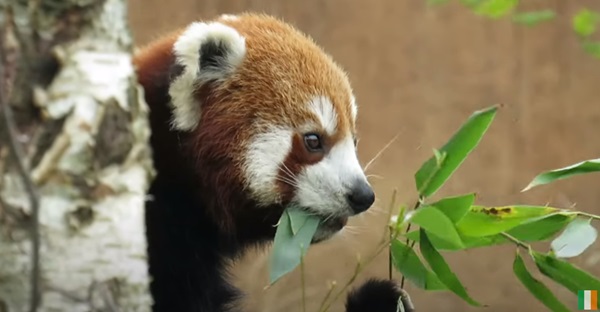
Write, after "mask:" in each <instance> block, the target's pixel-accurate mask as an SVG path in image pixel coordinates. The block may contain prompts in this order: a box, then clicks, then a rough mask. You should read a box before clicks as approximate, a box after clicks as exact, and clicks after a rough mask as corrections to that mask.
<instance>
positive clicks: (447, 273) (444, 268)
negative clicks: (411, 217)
mask: <svg viewBox="0 0 600 312" xmlns="http://www.w3.org/2000/svg"><path fill="white" fill-rule="evenodd" d="M420 237H421V242H420V243H419V246H420V249H421V254H422V255H423V258H425V260H426V261H427V263H429V266H430V267H431V270H432V271H433V272H434V273H435V274H436V275H437V276H438V278H439V279H440V281H441V282H442V283H443V284H444V285H446V287H447V288H448V289H449V290H450V291H452V292H453V293H455V294H456V295H457V296H459V297H460V298H462V299H463V300H465V301H466V302H467V303H469V304H470V305H473V306H477V307H479V306H481V304H480V303H479V302H477V301H475V300H473V298H471V296H469V294H468V293H467V290H466V289H465V287H464V286H463V285H462V283H461V282H460V280H459V279H458V277H456V274H454V272H452V270H451V269H450V266H449V265H448V263H446V260H444V257H442V255H441V254H440V253H439V252H438V251H437V250H436V249H435V248H434V247H433V245H432V244H431V242H430V241H429V238H428V237H427V234H426V232H425V231H424V230H423V229H421V230H420Z"/></svg>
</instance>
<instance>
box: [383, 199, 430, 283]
mask: <svg viewBox="0 0 600 312" xmlns="http://www.w3.org/2000/svg"><path fill="white" fill-rule="evenodd" d="M422 200H423V199H422V198H419V200H417V202H416V203H415V206H414V208H413V210H417V209H419V207H421V202H422ZM411 225H412V223H408V225H407V226H406V232H405V233H408V232H410V227H411ZM409 241H410V240H409V239H408V238H406V244H407V245H408V243H409ZM415 243H416V242H415V241H412V242H410V248H413V247H414V246H415ZM389 254H390V257H391V256H392V251H391V250H390V251H389ZM405 279H406V278H405V277H404V275H402V279H401V280H400V288H404V280H405Z"/></svg>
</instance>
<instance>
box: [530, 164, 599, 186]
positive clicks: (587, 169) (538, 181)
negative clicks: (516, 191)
mask: <svg viewBox="0 0 600 312" xmlns="http://www.w3.org/2000/svg"><path fill="white" fill-rule="evenodd" d="M598 171H600V158H597V159H590V160H585V161H582V162H580V163H576V164H574V165H570V166H567V167H564V168H560V169H555V170H550V171H546V172H544V173H541V174H539V175H538V176H536V177H535V178H534V179H533V181H531V182H530V183H529V185H527V187H525V188H524V189H523V190H522V192H525V191H527V190H530V189H531V188H533V187H536V186H538V185H543V184H548V183H551V182H554V181H557V180H562V179H566V178H570V177H572V176H576V175H581V174H585V173H592V172H598Z"/></svg>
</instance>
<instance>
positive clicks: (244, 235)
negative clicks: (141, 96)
mask: <svg viewBox="0 0 600 312" xmlns="http://www.w3.org/2000/svg"><path fill="white" fill-rule="evenodd" d="M134 64H135V66H136V70H137V75H138V80H139V82H140V84H141V85H142V86H143V88H144V90H145V99H146V102H147V103H148V105H149V108H150V124H151V130H152V135H151V139H150V140H151V142H150V143H151V146H152V149H153V160H154V165H155V168H156V171H157V176H156V178H155V179H154V181H153V183H152V185H151V188H150V190H149V194H150V195H151V200H149V201H148V203H147V207H146V224H147V237H148V256H149V267H150V269H149V270H150V275H151V276H152V279H153V281H152V283H151V286H150V288H151V294H152V296H153V298H154V306H153V311H161V312H162V311H177V312H196V311H197V312H217V311H218V312H221V311H234V310H237V308H236V306H235V303H236V301H237V299H238V298H239V296H240V294H239V292H238V291H237V290H236V289H235V288H234V287H233V286H231V284H230V283H229V282H228V272H227V269H228V266H229V264H230V262H231V261H233V260H236V259H237V258H238V257H239V256H241V255H242V254H243V252H244V250H247V249H248V248H249V247H252V246H259V245H264V243H267V242H269V241H271V240H272V239H273V237H274V234H275V230H276V228H275V225H276V224H277V222H278V220H279V217H280V216H281V213H282V212H283V209H284V207H285V206H286V205H288V204H290V203H293V204H296V205H298V206H300V207H302V208H304V209H306V210H307V211H309V212H310V213H312V214H316V215H318V216H319V217H320V218H321V219H322V222H321V225H320V226H319V228H318V230H317V233H316V235H315V238H314V241H313V243H317V242H320V241H323V240H326V239H328V238H330V237H331V236H333V235H334V234H335V233H337V232H339V231H340V230H341V229H342V228H343V227H344V226H345V224H346V222H347V220H348V218H349V217H351V216H354V215H356V214H359V213H362V212H364V211H365V210H367V209H368V208H369V207H370V206H371V205H372V204H373V202H374V199H375V195H374V192H373V190H372V188H371V186H370V184H369V182H368V181H367V179H366V177H365V174H364V172H363V170H362V167H361V166H360V164H359V161H358V159H357V154H356V135H357V133H356V126H355V122H356V118H357V104H356V100H355V98H354V96H353V92H352V88H351V86H350V83H349V80H348V77H347V75H346V73H345V72H344V71H343V70H342V69H341V68H340V67H339V66H338V65H337V64H336V63H335V62H334V61H333V59H332V58H331V57H330V56H329V55H328V54H326V53H325V52H324V51H323V50H322V49H321V48H320V47H319V46H318V45H317V44H316V43H315V42H314V41H313V40H312V39H311V38H310V37H308V36H307V35H305V34H303V33H301V32H299V31H298V30H297V29H295V28H294V27H293V26H291V25H290V24H287V23H285V22H284V21H282V20H279V19H277V18H274V17H271V16H267V15H262V14H251V13H244V14H240V15H237V16H231V15H223V16H221V17H219V18H217V19H215V20H212V21H203V22H194V23H192V24H190V25H189V26H187V27H185V28H184V29H180V30H177V31H175V32H173V33H171V34H170V35H168V36H166V37H164V38H161V39H158V40H156V41H154V42H152V43H150V44H149V45H147V46H146V47H143V48H142V49H140V50H139V51H138V52H137V53H136V55H135V57H134ZM401 291H402V290H401V289H400V288H399V287H398V286H397V284H396V283H395V282H393V281H387V280H370V281H368V282H367V283H365V284H363V285H362V286H361V287H360V288H358V289H357V290H354V291H353V292H351V293H350V295H349V297H348V299H347V301H346V309H347V311H381V312H386V311H396V306H397V302H398V300H399V298H400V294H401Z"/></svg>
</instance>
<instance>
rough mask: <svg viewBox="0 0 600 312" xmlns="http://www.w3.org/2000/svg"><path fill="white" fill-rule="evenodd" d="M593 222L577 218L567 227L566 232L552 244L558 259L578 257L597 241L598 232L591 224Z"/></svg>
mask: <svg viewBox="0 0 600 312" xmlns="http://www.w3.org/2000/svg"><path fill="white" fill-rule="evenodd" d="M591 221H592V220H591V219H582V218H577V219H575V220H573V222H571V223H569V225H567V227H566V228H565V230H564V232H563V233H562V234H561V235H560V236H559V237H557V238H556V239H554V240H553V241H552V243H551V246H552V251H553V252H554V254H555V255H556V257H558V258H570V257H576V256H578V255H580V254H581V253H583V252H584V251H585V250H586V249H587V248H588V247H590V246H591V245H592V244H593V243H594V242H595V241H596V238H597V237H598V231H596V229H595V228H594V227H593V226H592V225H591V224H590V222H591Z"/></svg>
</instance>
